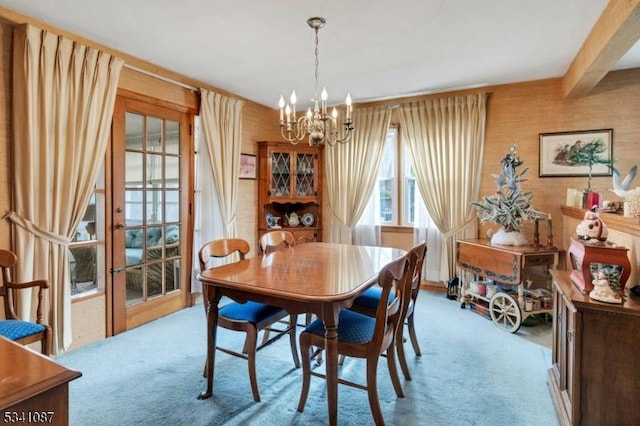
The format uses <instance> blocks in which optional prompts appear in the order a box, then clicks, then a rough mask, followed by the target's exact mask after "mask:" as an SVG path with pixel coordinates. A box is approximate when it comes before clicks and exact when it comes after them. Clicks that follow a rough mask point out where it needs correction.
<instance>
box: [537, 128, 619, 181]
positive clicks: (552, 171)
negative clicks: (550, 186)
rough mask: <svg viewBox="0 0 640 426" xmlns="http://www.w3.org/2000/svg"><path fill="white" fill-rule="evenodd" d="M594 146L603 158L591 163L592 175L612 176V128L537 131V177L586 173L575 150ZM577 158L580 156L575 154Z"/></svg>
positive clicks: (587, 169)
mask: <svg viewBox="0 0 640 426" xmlns="http://www.w3.org/2000/svg"><path fill="white" fill-rule="evenodd" d="M593 149H595V152H596V153H597V157H598V159H600V160H602V162H599V163H595V164H593V168H592V170H591V176H611V173H612V171H611V168H610V167H609V166H607V164H604V163H606V162H607V161H608V162H609V164H611V161H612V160H613V129H600V130H581V131H576V132H560V133H540V173H539V176H540V177H557V176H589V166H588V165H584V164H576V161H575V159H576V157H577V156H576V155H575V154H576V153H579V152H581V150H592V151H593ZM578 158H579V156H578Z"/></svg>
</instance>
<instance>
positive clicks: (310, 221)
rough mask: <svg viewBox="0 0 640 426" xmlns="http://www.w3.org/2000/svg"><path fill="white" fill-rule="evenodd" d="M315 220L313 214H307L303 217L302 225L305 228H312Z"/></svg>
mask: <svg viewBox="0 0 640 426" xmlns="http://www.w3.org/2000/svg"><path fill="white" fill-rule="evenodd" d="M314 220H315V218H314V217H313V214H312V213H305V214H303V215H302V224H303V225H304V226H311V225H313V221H314Z"/></svg>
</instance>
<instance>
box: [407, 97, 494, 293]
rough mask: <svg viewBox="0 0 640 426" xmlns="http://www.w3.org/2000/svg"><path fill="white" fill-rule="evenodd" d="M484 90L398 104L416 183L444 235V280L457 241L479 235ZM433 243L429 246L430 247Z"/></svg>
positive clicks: (452, 268) (453, 267) (452, 267)
mask: <svg viewBox="0 0 640 426" xmlns="http://www.w3.org/2000/svg"><path fill="white" fill-rule="evenodd" d="M486 100H487V95H486V94H484V93H483V94H473V95H465V96H455V97H448V98H440V99H436V98H433V99H427V100H423V101H418V102H408V103H405V104H403V105H400V108H399V110H400V123H401V126H402V128H403V129H404V130H405V137H406V140H407V142H408V145H409V155H410V157H411V161H412V164H413V169H414V171H415V176H416V183H417V186H418V189H419V190H420V194H421V195H422V198H423V200H424V203H425V206H426V207H427V211H428V212H429V214H430V215H431V218H432V219H433V221H434V222H435V225H436V226H437V227H438V229H439V230H440V232H441V233H442V234H443V247H442V253H443V254H446V255H444V256H442V264H441V267H440V279H441V280H442V281H446V280H447V279H449V277H453V276H454V275H455V270H456V263H455V259H456V253H455V248H456V247H455V241H456V239H462V238H475V237H476V235H477V221H476V212H475V209H474V208H473V206H472V205H471V202H472V201H475V200H477V199H478V193H479V190H480V167H481V164H482V154H483V146H484V127H485V120H486ZM432 249H433V248H432V247H429V251H431V250H432Z"/></svg>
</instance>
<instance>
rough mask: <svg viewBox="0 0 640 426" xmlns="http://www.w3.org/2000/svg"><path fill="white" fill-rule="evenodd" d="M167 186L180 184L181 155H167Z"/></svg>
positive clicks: (171, 186)
mask: <svg viewBox="0 0 640 426" xmlns="http://www.w3.org/2000/svg"><path fill="white" fill-rule="evenodd" d="M164 161H165V164H166V165H167V168H166V187H167V188H177V187H178V186H179V185H180V157H169V156H167V157H165V159H164Z"/></svg>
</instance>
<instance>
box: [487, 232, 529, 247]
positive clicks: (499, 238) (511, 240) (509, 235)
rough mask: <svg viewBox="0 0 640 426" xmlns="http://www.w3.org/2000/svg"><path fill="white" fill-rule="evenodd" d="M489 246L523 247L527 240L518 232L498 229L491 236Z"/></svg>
mask: <svg viewBox="0 0 640 426" xmlns="http://www.w3.org/2000/svg"><path fill="white" fill-rule="evenodd" d="M491 244H492V245H499V246H524V245H527V238H526V237H525V236H524V234H522V232H520V231H511V232H507V231H505V230H504V228H500V229H499V230H498V231H496V232H495V233H494V234H493V235H492V236H491Z"/></svg>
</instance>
